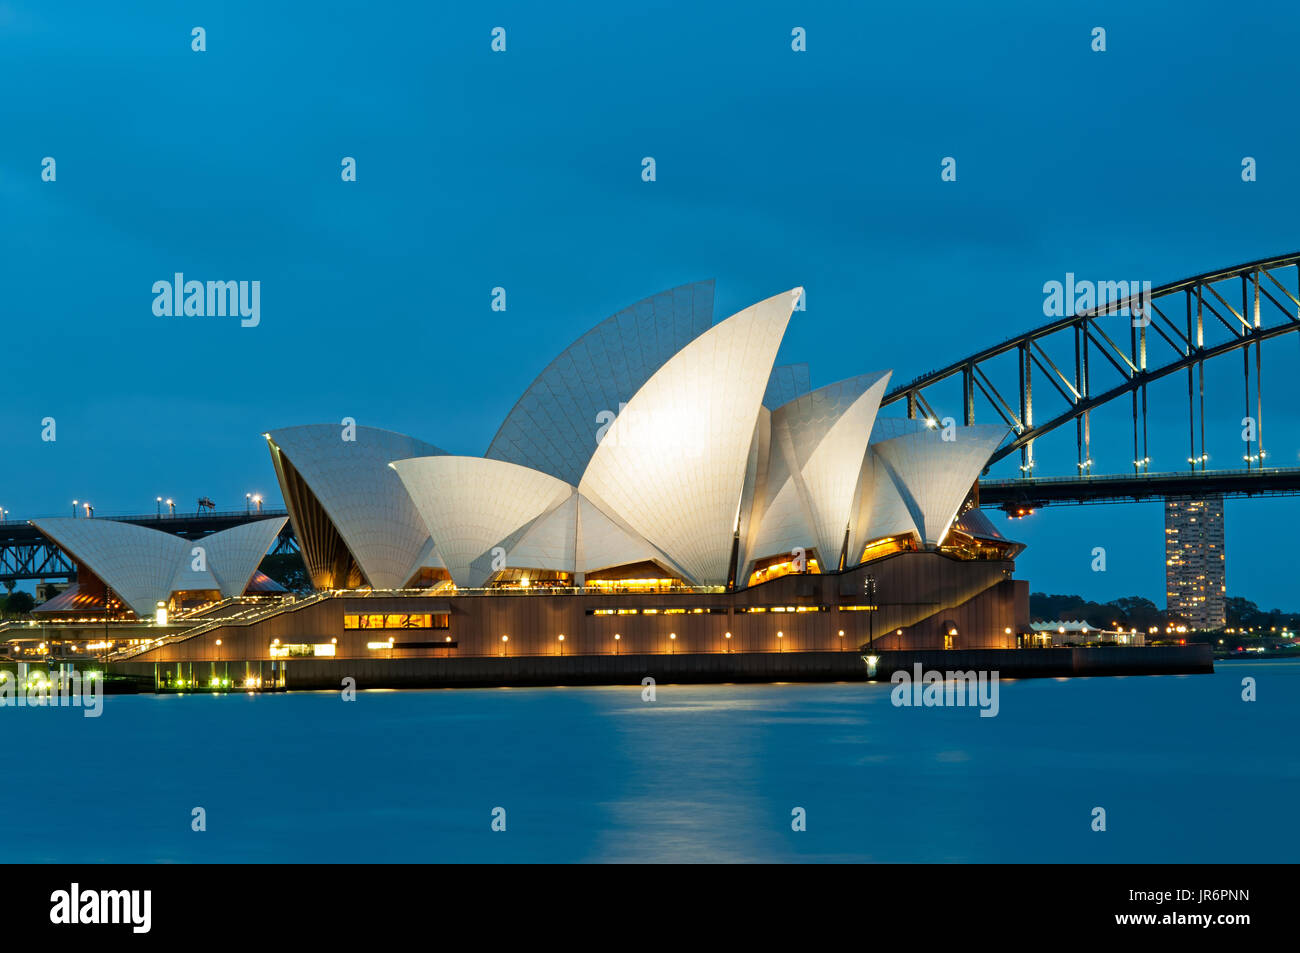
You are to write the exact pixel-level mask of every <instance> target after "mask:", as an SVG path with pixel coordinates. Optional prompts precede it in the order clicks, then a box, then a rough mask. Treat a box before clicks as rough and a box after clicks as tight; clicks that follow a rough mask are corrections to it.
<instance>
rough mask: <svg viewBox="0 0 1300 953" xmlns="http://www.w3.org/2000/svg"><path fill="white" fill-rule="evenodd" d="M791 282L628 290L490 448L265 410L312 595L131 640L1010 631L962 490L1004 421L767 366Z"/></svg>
mask: <svg viewBox="0 0 1300 953" xmlns="http://www.w3.org/2000/svg"><path fill="white" fill-rule="evenodd" d="M801 296H802V289H800V288H792V289H790V290H788V291H783V292H781V293H780V294H776V295H773V296H772V297H770V298H767V299H766V300H763V301H759V302H758V303H756V304H753V305H751V306H750V307H747V308H745V309H744V310H742V311H739V312H738V313H736V314H733V315H731V316H729V317H726V318H725V319H723V320H720V321H717V322H715V321H714V314H713V301H714V288H713V283H712V282H711V281H706V282H697V283H694V284H688V285H683V286H681V287H677V288H673V289H671V290H669V291H665V292H662V293H660V294H657V295H654V296H653V297H650V298H647V299H645V300H643V301H640V302H637V303H636V304H634V305H632V306H631V307H628V308H626V309H624V310H622V311H620V312H618V313H617V314H614V315H613V316H611V317H609V318H607V319H605V320H604V321H602V322H600V323H599V324H597V325H596V326H595V327H593V328H592V329H591V330H590V331H588V332H587V333H586V334H584V335H583V336H582V337H580V338H579V339H578V340H577V341H575V342H574V343H573V344H572V345H571V346H570V347H568V348H567V349H566V350H564V351H563V352H562V353H561V354H560V355H559V356H558V357H556V358H555V359H554V360H553V361H551V362H550V364H548V365H547V366H546V367H545V368H544V369H543V370H542V371H541V373H540V374H539V375H538V376H537V378H536V380H534V381H533V383H532V384H531V385H530V386H529V387H528V388H527V390H525V392H524V393H523V395H522V396H521V397H520V398H519V399H518V401H517V402H516V403H515V405H514V406H513V408H512V409H511V410H510V412H509V413H508V414H507V416H506V418H505V420H504V421H503V422H502V424H501V426H500V428H499V430H498V431H497V433H496V435H495V436H494V437H493V439H492V440H491V442H490V444H489V445H488V447H487V450H486V452H485V453H484V454H483V455H482V456H463V455H458V454H453V453H448V452H446V451H445V450H443V449H441V448H440V447H439V446H437V445H436V444H434V443H429V442H425V441H424V440H423V439H420V438H416V437H409V436H404V435H402V434H398V433H394V432H392V431H388V430H383V429H379V428H376V427H370V426H365V425H359V424H357V423H356V422H355V421H352V420H351V419H346V420H344V421H342V422H340V423H338V424H334V423H329V424H314V425H308V426H293V427H286V428H283V429H277V430H271V431H269V432H267V433H266V434H264V437H265V439H266V441H267V445H268V447H269V450H270V454H271V460H272V463H273V465H274V468H275V472H276V476H277V479H278V480H279V483H280V487H281V490H282V492H283V496H284V500H285V504H286V508H287V509H288V512H289V518H290V519H291V520H292V523H293V529H294V532H295V535H296V537H297V540H298V543H299V547H300V550H301V552H302V556H303V560H304V562H305V564H306V568H307V571H308V574H309V576H310V578H311V582H312V584H313V586H314V587H315V589H316V590H317V594H316V596H314V597H312V598H311V599H308V600H304V601H303V602H301V603H300V604H296V605H295V606H294V607H293V609H292V610H291V611H290V610H286V612H285V613H284V614H283V615H282V616H279V617H276V618H270V619H265V620H261V621H258V622H257V623H256V624H251V623H250V624H248V625H244V626H242V627H239V626H234V625H231V626H227V627H225V628H217V629H212V630H210V631H209V630H203V632H202V635H203V637H202V639H188V640H185V639H178V640H176V641H173V642H170V643H168V644H166V645H163V646H160V647H158V648H155V649H153V650H151V651H150V652H149V653H146V654H145V655H144V656H142V659H143V660H147V661H155V662H163V661H170V660H179V659H209V660H212V659H245V660H247V659H266V658H271V659H275V658H283V657H293V656H295V655H315V656H319V655H328V656H331V657H334V658H345V657H347V658H354V659H366V658H371V659H379V658H383V659H397V658H407V659H418V658H442V657H455V656H459V657H464V658H485V657H492V656H506V655H510V656H513V655H515V654H517V655H518V656H521V657H522V656H529V657H537V656H544V655H549V654H559V655H563V654H566V653H572V654H575V655H578V654H584V655H593V654H618V653H620V652H626V653H633V652H640V653H675V652H678V651H681V652H688V651H689V652H696V653H731V652H763V653H774V652H785V651H825V650H845V649H851V648H857V647H858V646H860V645H872V646H876V645H881V646H888V645H890V644H893V645H894V646H896V647H901V646H908V647H941V648H953V647H957V646H961V647H1008V646H1014V644H1015V635H1014V633H1015V632H1016V631H1019V630H1020V629H1022V628H1023V629H1027V628H1028V590H1027V584H1025V583H1024V582H1023V581H1019V580H1013V579H1012V578H1011V575H1012V570H1013V568H1014V558H1015V556H1016V555H1018V553H1019V552H1020V549H1021V547H1020V545H1019V544H1017V543H1013V542H1011V541H1009V540H1006V539H1004V538H1003V537H1002V536H1001V535H1000V534H999V533H998V532H997V530H996V529H994V527H993V526H992V524H991V523H990V522H989V521H988V520H987V519H986V518H985V517H984V516H983V515H982V514H981V513H980V511H979V509H978V506H977V496H976V493H977V481H978V478H979V476H980V473H981V472H982V470H983V468H984V467H985V466H986V465H987V463H988V460H989V458H990V456H991V455H992V453H993V452H994V451H995V450H996V448H997V447H998V446H999V444H1000V443H1001V441H1002V440H1003V439H1004V438H1005V437H1006V435H1007V429H1006V428H1004V427H1001V426H969V427H956V426H946V427H940V426H937V425H936V424H935V423H934V422H932V421H920V420H911V419H901V418H891V417H885V416H881V415H880V407H881V401H882V398H884V397H885V395H886V389H887V387H888V385H889V380H890V372H889V371H887V370H879V369H876V370H871V369H868V370H867V371H866V372H865V373H862V374H859V375H857V376H854V377H851V378H848V379H846V380H842V381H838V382H836V383H832V384H829V385H826V386H823V387H818V388H815V389H814V388H813V387H812V386H811V384H810V379H809V373H808V368H807V365H803V364H793V365H789V364H787V365H781V366H777V365H776V360H777V353H778V351H779V349H780V347H781V342H782V338H783V336H784V334H785V331H786V328H787V326H788V324H789V322H790V320H791V317H792V315H794V314H796V313H797V312H798V311H799V303H800V299H801ZM430 436H431V437H433V439H437V435H436V434H434V435H430ZM66 522H74V521H66ZM60 533H62V534H63V536H64V538H66V537H67V533H68V530H67V528H66V527H59V526H53V525H51V526H50V534H51V536H52V537H53V538H55V539H56V540H59V539H60ZM61 542H62V540H61ZM69 542H70V544H71V545H73V548H74V549H75V548H76V544H75V541H69ZM264 551H265V550H264V549H263V552H264ZM166 559H171V556H170V555H168V556H167V557H166ZM164 563H166V560H163V563H160V565H162V564H164ZM241 565H242V564H241ZM169 571H172V572H174V571H175V567H174V566H173V567H172V570H166V569H160V570H159V578H158V579H157V580H153V581H151V582H150V584H149V585H148V586H145V585H143V584H141V586H140V587H139V591H140V593H142V595H141V596H139V598H138V601H140V602H141V603H142V604H143V603H145V602H147V601H148V599H150V598H152V597H153V595H154V594H155V593H156V592H158V591H160V588H159V587H160V586H162V585H163V583H162V581H161V580H162V577H163V576H166V575H167V573H168V572H169ZM241 571H242V570H241ZM213 572H214V573H215V575H216V576H217V577H218V578H217V580H216V581H217V582H219V583H221V584H222V585H221V588H222V591H223V592H224V591H226V588H227V587H226V585H225V582H224V575H225V574H227V573H229V572H230V571H228V570H223V569H222V568H221V566H216V567H215V568H214V570H213ZM237 575H238V574H237V573H236V574H234V575H232V576H231V579H232V580H234V581H236V582H237V579H235V577H236V576H237ZM176 579H179V577H176ZM120 584H121V585H125V583H124V582H123V583H120ZM168 584H169V585H172V586H175V585H178V584H179V583H178V582H176V581H175V580H172V581H170V582H169V583H168ZM186 584H187V585H188V583H186ZM121 591H124V592H125V591H126V590H125V589H123V590H121ZM131 591H132V592H134V591H135V590H131ZM521 597H527V598H521ZM132 598H136V597H134V596H133V597H132ZM133 605H134V603H133ZM377 630H378V631H377ZM218 637H219V638H218ZM216 645H220V646H222V647H221V648H220V649H219V650H218V649H216V648H215V646H216Z"/></svg>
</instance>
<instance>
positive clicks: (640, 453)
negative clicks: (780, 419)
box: [579, 289, 801, 585]
mask: <svg viewBox="0 0 1300 953" xmlns="http://www.w3.org/2000/svg"><path fill="white" fill-rule="evenodd" d="M800 293H801V289H794V290H793V291H788V292H784V293H782V294H779V295H776V296H774V297H771V298H768V299H767V300H766V301H762V302H759V303H758V304H756V305H753V306H752V307H749V308H746V309H745V310H744V311H741V312H739V313H738V314H735V315H732V316H731V317H730V318H727V319H726V320H725V321H722V322H721V323H719V324H717V325H716V326H714V327H712V328H710V329H709V330H708V331H706V332H704V333H703V334H701V335H700V336H699V337H698V338H696V339H695V340H694V341H692V342H691V343H690V344H688V345H687V346H686V347H684V348H683V349H682V350H681V351H680V352H678V353H677V354H675V355H674V356H673V357H672V358H671V359H669V360H668V361H667V362H666V363H665V364H664V365H663V367H661V368H660V369H659V370H658V371H657V372H656V373H655V374H654V375H653V376H652V377H651V378H650V379H649V380H648V381H646V383H645V385H644V386H643V387H642V388H641V389H640V390H639V391H637V393H636V394H635V396H633V397H632V399H631V400H630V401H628V402H627V406H626V407H625V408H624V410H623V412H622V413H620V414H619V415H618V417H617V419H616V420H615V421H614V422H613V423H612V424H611V425H610V427H609V429H608V431H607V432H606V434H605V436H604V438H603V439H602V441H601V443H600V445H599V446H598V447H597V448H596V451H595V453H594V454H593V455H592V457H591V462H590V463H589V464H588V466H587V469H586V472H585V473H584V474H583V477H582V481H581V483H580V484H579V489H580V491H581V492H582V494H583V495H584V496H587V497H588V498H590V499H591V500H592V501H593V502H594V503H596V504H597V505H598V506H599V507H600V508H601V509H603V510H605V511H606V512H607V513H610V514H616V515H617V516H618V517H619V519H621V520H622V521H623V522H624V523H626V524H627V525H628V526H629V527H630V528H631V529H632V530H634V531H635V532H637V533H639V534H640V535H641V536H643V537H645V538H646V539H647V540H648V541H649V542H650V543H652V544H653V545H655V546H657V547H658V548H659V549H661V550H662V551H663V552H664V553H665V554H666V555H667V556H668V557H669V558H670V559H672V560H673V562H674V563H675V564H676V565H678V566H680V567H681V569H682V571H683V572H684V573H685V574H686V576H687V578H688V579H689V580H690V581H692V582H694V583H696V584H699V585H724V584H725V583H726V581H727V569H728V563H729V562H730V558H731V548H732V540H733V538H734V534H735V532H736V528H737V521H738V515H739V507H740V501H741V496H742V491H743V489H744V481H745V468H746V463H747V461H748V459H749V450H750V444H751V442H752V440H753V436H754V425H755V421H756V420H757V418H758V413H759V409H760V408H761V406H762V401H763V395H764V393H765V391H766V388H767V383H768V378H769V376H770V375H771V373H772V364H773V362H774V361H775V359H776V354H777V350H778V349H779V347H780V345H781V338H782V336H783V335H784V333H785V328H786V324H787V323H788V322H789V320H790V314H791V310H792V309H793V306H794V303H795V301H796V300H797V296H798V295H799V294H800Z"/></svg>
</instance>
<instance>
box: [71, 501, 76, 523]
mask: <svg viewBox="0 0 1300 953" xmlns="http://www.w3.org/2000/svg"><path fill="white" fill-rule="evenodd" d="M72 518H73V519H76V518H77V501H76V500H73V501H72Z"/></svg>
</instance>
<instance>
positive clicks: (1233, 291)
mask: <svg viewBox="0 0 1300 953" xmlns="http://www.w3.org/2000/svg"><path fill="white" fill-rule="evenodd" d="M1292 289H1295V290H1294V291H1293V290H1292ZM1298 295H1300V253H1295V254H1290V255H1283V256H1280V257H1276V258H1265V259H1261V260H1259V261H1253V262H1249V263H1247V264H1243V265H1236V266H1234V267H1231V268H1225V269H1222V270H1220V271H1214V272H1210V273H1207V274H1203V275H1197V276H1196V277H1194V278H1187V279H1184V280H1182V281H1175V282H1172V283H1171V284H1167V285H1161V286H1160V287H1158V288H1153V289H1151V291H1150V292H1149V293H1148V294H1147V295H1146V296H1141V295H1140V294H1139V293H1138V291H1137V290H1136V289H1133V290H1131V292H1130V294H1128V295H1127V296H1124V297H1118V298H1117V299H1116V300H1112V301H1107V302H1104V303H1099V304H1098V305H1097V306H1096V307H1094V308H1092V309H1085V310H1083V311H1081V312H1079V313H1077V314H1075V315H1072V316H1070V317H1066V318H1060V319H1057V320H1055V321H1052V322H1051V323H1049V324H1045V325H1043V326H1042V327H1040V328H1037V329H1035V330H1033V331H1029V332H1026V333H1024V334H1021V335H1018V336H1017V337H1014V338H1010V339H1009V340H1006V341H1003V342H1002V343H1001V344H998V345H996V346H994V347H991V348H988V349H986V350H983V351H980V352H979V353H977V354H974V355H972V356H971V357H968V358H965V359H964V360H961V361H958V362H956V363H954V364H951V365H949V366H948V367H945V368H942V369H940V370H937V371H933V372H931V373H929V374H925V375H923V376H921V377H918V378H916V379H914V380H912V381H911V382H909V383H907V384H904V385H902V386H900V387H897V388H895V389H894V390H892V391H890V393H888V394H887V395H886V396H885V398H884V400H883V401H882V402H881V404H882V406H885V405H889V404H893V403H896V402H899V401H905V402H906V405H907V416H908V417H911V418H914V419H915V418H917V417H918V416H924V417H926V418H929V419H932V420H935V421H938V420H941V419H943V416H944V415H943V414H942V412H941V411H942V410H943V409H947V408H945V407H943V405H942V403H941V401H940V399H939V397H938V395H937V393H936V389H937V388H938V386H939V385H944V386H945V389H946V390H947V391H948V392H949V393H951V391H952V389H953V384H954V383H960V387H961V391H960V392H961V401H962V408H961V413H960V414H953V415H951V416H953V418H954V419H957V420H960V421H961V422H962V423H964V424H966V425H971V424H974V423H975V412H976V404H977V400H976V397H977V395H979V396H980V397H982V398H983V401H981V403H986V404H987V405H988V406H990V407H991V408H992V410H993V411H994V413H995V414H996V415H997V417H998V419H1000V420H1001V421H1003V422H1004V423H1006V424H1007V425H1008V426H1009V427H1010V428H1012V435H1011V439H1009V440H1008V441H1006V442H1005V443H1004V444H1003V445H1002V446H1001V447H1000V448H999V449H998V450H997V452H996V453H995V454H994V455H993V457H992V458H991V460H990V461H989V465H990V466H992V465H993V464H995V463H997V462H998V461H1000V460H1002V459H1004V458H1006V457H1007V456H1010V455H1011V454H1014V453H1019V454H1020V470H1021V473H1022V475H1024V476H1025V477H1032V475H1033V468H1034V442H1035V441H1036V440H1037V439H1039V438H1040V437H1042V436H1044V435H1045V434H1047V433H1050V432H1051V431H1053V430H1056V429H1057V428H1060V427H1064V426H1066V425H1068V424H1070V423H1073V424H1074V428H1075V444H1076V450H1077V455H1078V460H1077V464H1076V466H1077V468H1078V476H1080V477H1083V476H1090V475H1091V474H1092V466H1093V461H1092V452H1091V447H1092V427H1091V423H1092V421H1091V415H1092V411H1093V410H1095V409H1096V408H1098V407H1099V406H1101V405H1102V404H1106V403H1108V402H1110V401H1114V400H1119V399H1122V398H1125V397H1128V398H1129V400H1130V403H1131V407H1132V421H1133V472H1134V474H1135V475H1140V474H1146V473H1149V472H1150V462H1151V457H1150V454H1149V453H1148V451H1147V428H1148V425H1147V389H1148V387H1149V386H1150V385H1151V384H1152V383H1153V382H1155V381H1157V380H1160V379H1161V378H1165V377H1169V376H1170V375H1173V374H1178V373H1180V372H1183V371H1185V372H1186V375H1187V410H1188V415H1187V417H1188V431H1187V448H1188V449H1187V464H1188V469H1189V470H1190V471H1193V472H1195V471H1198V470H1199V471H1205V470H1206V464H1207V461H1208V459H1209V455H1208V454H1207V453H1206V450H1205V363H1206V362H1207V361H1209V360H1213V359H1214V358H1217V357H1220V356H1222V355H1225V354H1229V353H1232V352H1240V354H1241V357H1242V382H1243V401H1244V402H1243V405H1242V406H1243V410H1244V416H1245V417H1250V418H1252V419H1253V421H1254V434H1253V439H1252V440H1248V441H1246V444H1245V453H1244V455H1243V457H1244V463H1245V467H1246V469H1247V470H1248V471H1251V472H1254V471H1258V470H1263V469H1264V468H1265V467H1264V464H1265V457H1266V452H1265V449H1264V439H1263V433H1264V431H1263V414H1264V402H1263V394H1262V390H1261V376H1262V375H1261V352H1262V348H1263V345H1264V342H1265V341H1268V340H1271V339H1273V338H1277V337H1280V336H1282V335H1286V334H1290V333H1292V332H1297V331H1300V297H1298ZM1144 297H1145V299H1146V300H1145V301H1144V300H1143V298H1144ZM1067 306H1071V305H1069V303H1067ZM1135 309H1136V312H1137V313H1136V315H1134V311H1135ZM1107 318H1108V319H1110V320H1108V321H1107V320H1103V319H1107ZM1120 322H1122V323H1120ZM1103 325H1104V326H1103ZM1121 330H1123V331H1126V334H1120V333H1119V331H1121ZM1124 336H1127V338H1128V341H1127V342H1124V344H1126V345H1127V346H1122V345H1121V343H1118V342H1117V341H1116V338H1117V337H1118V338H1120V341H1123V337H1124ZM1063 340H1064V341H1065V342H1066V343H1065V346H1064V347H1062V343H1061V342H1062V341H1063ZM1049 342H1050V346H1051V349H1052V350H1053V351H1054V352H1056V353H1057V354H1058V356H1059V355H1060V354H1064V353H1071V352H1072V358H1073V360H1072V362H1064V361H1054V360H1053V359H1052V358H1051V357H1049V356H1048V344H1049ZM1008 355H1014V357H1015V365H1016V371H1015V372H1014V373H1013V376H1011V377H1008V375H1007V374H1006V371H1005V367H1006V365H1007V364H1008V363H1009V362H1008V361H1007V360H1006V357H1007V356H1008ZM998 358H1002V360H1001V361H1000V362H998V363H999V365H1000V366H999V367H996V368H995V367H994V361H995V359H998ZM1252 364H1253V365H1254V373H1253V374H1252ZM1044 381H1045V382H1046V384H1047V385H1049V386H1048V387H1047V388H1044V387H1043V386H1042V382H1044ZM1036 383H1037V384H1039V385H1040V386H1039V393H1040V395H1041V394H1043V393H1044V392H1045V393H1046V394H1047V395H1048V397H1049V399H1050V403H1048V404H1046V405H1045V404H1044V403H1043V402H1042V401H1041V400H1040V402H1039V405H1038V406H1035V403H1034V385H1035V384H1036Z"/></svg>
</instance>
